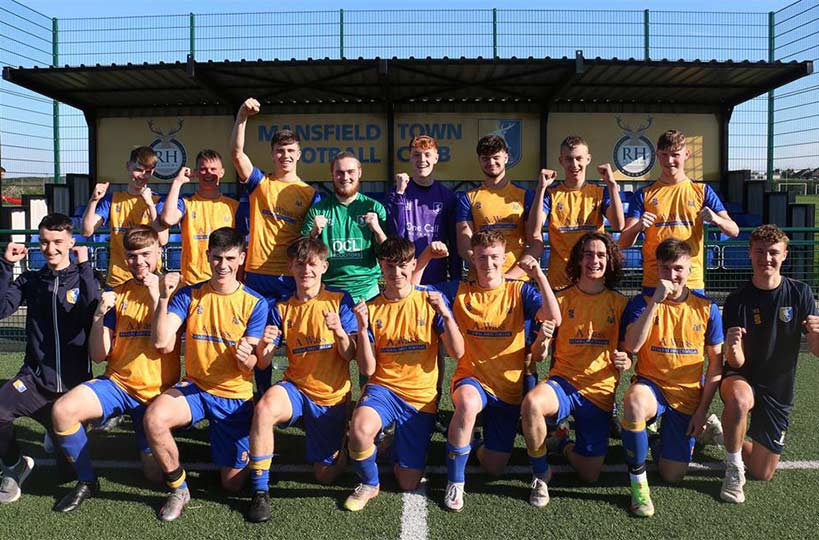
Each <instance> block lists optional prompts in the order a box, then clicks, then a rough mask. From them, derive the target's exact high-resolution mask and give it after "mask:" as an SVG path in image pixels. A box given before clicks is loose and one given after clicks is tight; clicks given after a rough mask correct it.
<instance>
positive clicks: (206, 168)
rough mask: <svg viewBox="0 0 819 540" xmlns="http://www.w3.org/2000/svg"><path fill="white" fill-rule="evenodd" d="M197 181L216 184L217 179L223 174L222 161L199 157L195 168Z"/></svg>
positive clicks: (217, 183) (208, 184) (210, 184)
mask: <svg viewBox="0 0 819 540" xmlns="http://www.w3.org/2000/svg"><path fill="white" fill-rule="evenodd" d="M196 173H197V175H198V176H199V183H200V184H201V185H207V186H218V185H219V180H221V179H222V177H223V176H224V175H225V168H224V167H223V166H222V161H221V160H218V159H200V160H199V166H198V167H197V168H196Z"/></svg>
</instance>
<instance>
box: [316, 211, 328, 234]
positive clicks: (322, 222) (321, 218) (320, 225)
mask: <svg viewBox="0 0 819 540" xmlns="http://www.w3.org/2000/svg"><path fill="white" fill-rule="evenodd" d="M326 226H327V216H325V215H322V214H318V215H317V216H316V217H315V218H313V233H314V234H315V235H316V236H318V235H320V234H321V233H322V231H323V230H324V228H325V227H326Z"/></svg>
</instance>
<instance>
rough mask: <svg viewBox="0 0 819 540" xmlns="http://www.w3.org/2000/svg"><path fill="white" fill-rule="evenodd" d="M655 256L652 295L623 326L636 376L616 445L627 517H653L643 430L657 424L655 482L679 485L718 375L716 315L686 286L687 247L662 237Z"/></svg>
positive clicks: (636, 302)
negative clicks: (625, 479)
mask: <svg viewBox="0 0 819 540" xmlns="http://www.w3.org/2000/svg"><path fill="white" fill-rule="evenodd" d="M655 256H656V260H657V272H658V275H659V279H660V281H659V283H658V285H657V288H656V290H655V291H654V294H653V296H651V297H650V298H649V297H644V296H642V295H638V296H635V297H634V298H632V299H631V300H630V301H629V303H628V305H627V306H626V310H625V312H624V314H623V323H622V325H623V326H624V327H625V339H624V342H625V347H626V350H627V351H629V352H636V353H637V368H636V377H635V379H634V382H633V384H632V385H631V386H630V387H629V389H628V390H627V391H626V395H625V397H624V398H623V413H624V418H623V431H622V440H623V449H624V450H625V452H626V462H627V463H628V469H629V477H630V479H631V512H632V513H633V514H635V515H637V516H640V517H649V516H652V515H654V504H653V503H652V502H651V497H650V493H649V489H648V481H647V480H646V466H645V461H646V456H647V454H648V435H647V434H646V423H652V422H656V421H657V420H659V419H660V418H661V417H662V419H663V422H662V425H661V427H660V441H659V444H660V447H659V448H658V449H657V450H658V452H657V453H656V455H658V456H659V459H660V463H659V471H660V476H661V477H662V478H663V480H665V481H666V482H678V481H680V480H682V478H683V477H684V476H685V473H686V471H687V470H688V463H689V462H690V461H691V453H692V451H693V449H694V439H695V437H696V436H698V435H699V434H701V433H702V431H703V427H704V426H705V417H706V415H707V414H708V406H709V405H710V404H711V399H713V397H714V393H715V392H716V391H717V388H718V387H719V381H720V376H721V372H722V341H723V339H722V318H721V317H720V313H719V308H718V307H717V305H716V304H715V303H714V302H713V301H712V300H711V299H710V298H706V297H704V296H701V295H699V294H697V293H695V292H694V291H692V290H690V289H689V288H688V287H687V286H686V281H687V280H688V276H689V274H690V273H691V247H690V246H689V245H688V244H687V243H685V242H684V241H682V240H678V239H676V238H668V239H666V240H663V242H661V243H660V245H659V246H657V250H656V252H655ZM706 354H707V355H708V372H707V374H706V375H705V384H704V386H703V373H702V372H703V367H704V365H705V362H704V358H703V357H704V355H706Z"/></svg>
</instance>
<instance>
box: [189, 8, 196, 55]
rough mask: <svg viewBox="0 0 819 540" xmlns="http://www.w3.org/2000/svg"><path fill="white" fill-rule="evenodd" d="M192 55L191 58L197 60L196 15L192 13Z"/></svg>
mask: <svg viewBox="0 0 819 540" xmlns="http://www.w3.org/2000/svg"><path fill="white" fill-rule="evenodd" d="M189 33H190V46H189V48H190V55H191V58H194V59H195V58H196V15H194V14H193V13H191V17H190V32H189Z"/></svg>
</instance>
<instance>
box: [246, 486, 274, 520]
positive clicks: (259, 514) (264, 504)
mask: <svg viewBox="0 0 819 540" xmlns="http://www.w3.org/2000/svg"><path fill="white" fill-rule="evenodd" d="M271 517H272V516H271V515H270V494H269V493H268V492H267V491H257V492H256V493H254V494H253V499H252V500H251V501H250V508H248V509H247V514H245V519H246V520H247V521H249V522H251V523H264V522H265V521H270V518H271Z"/></svg>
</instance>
